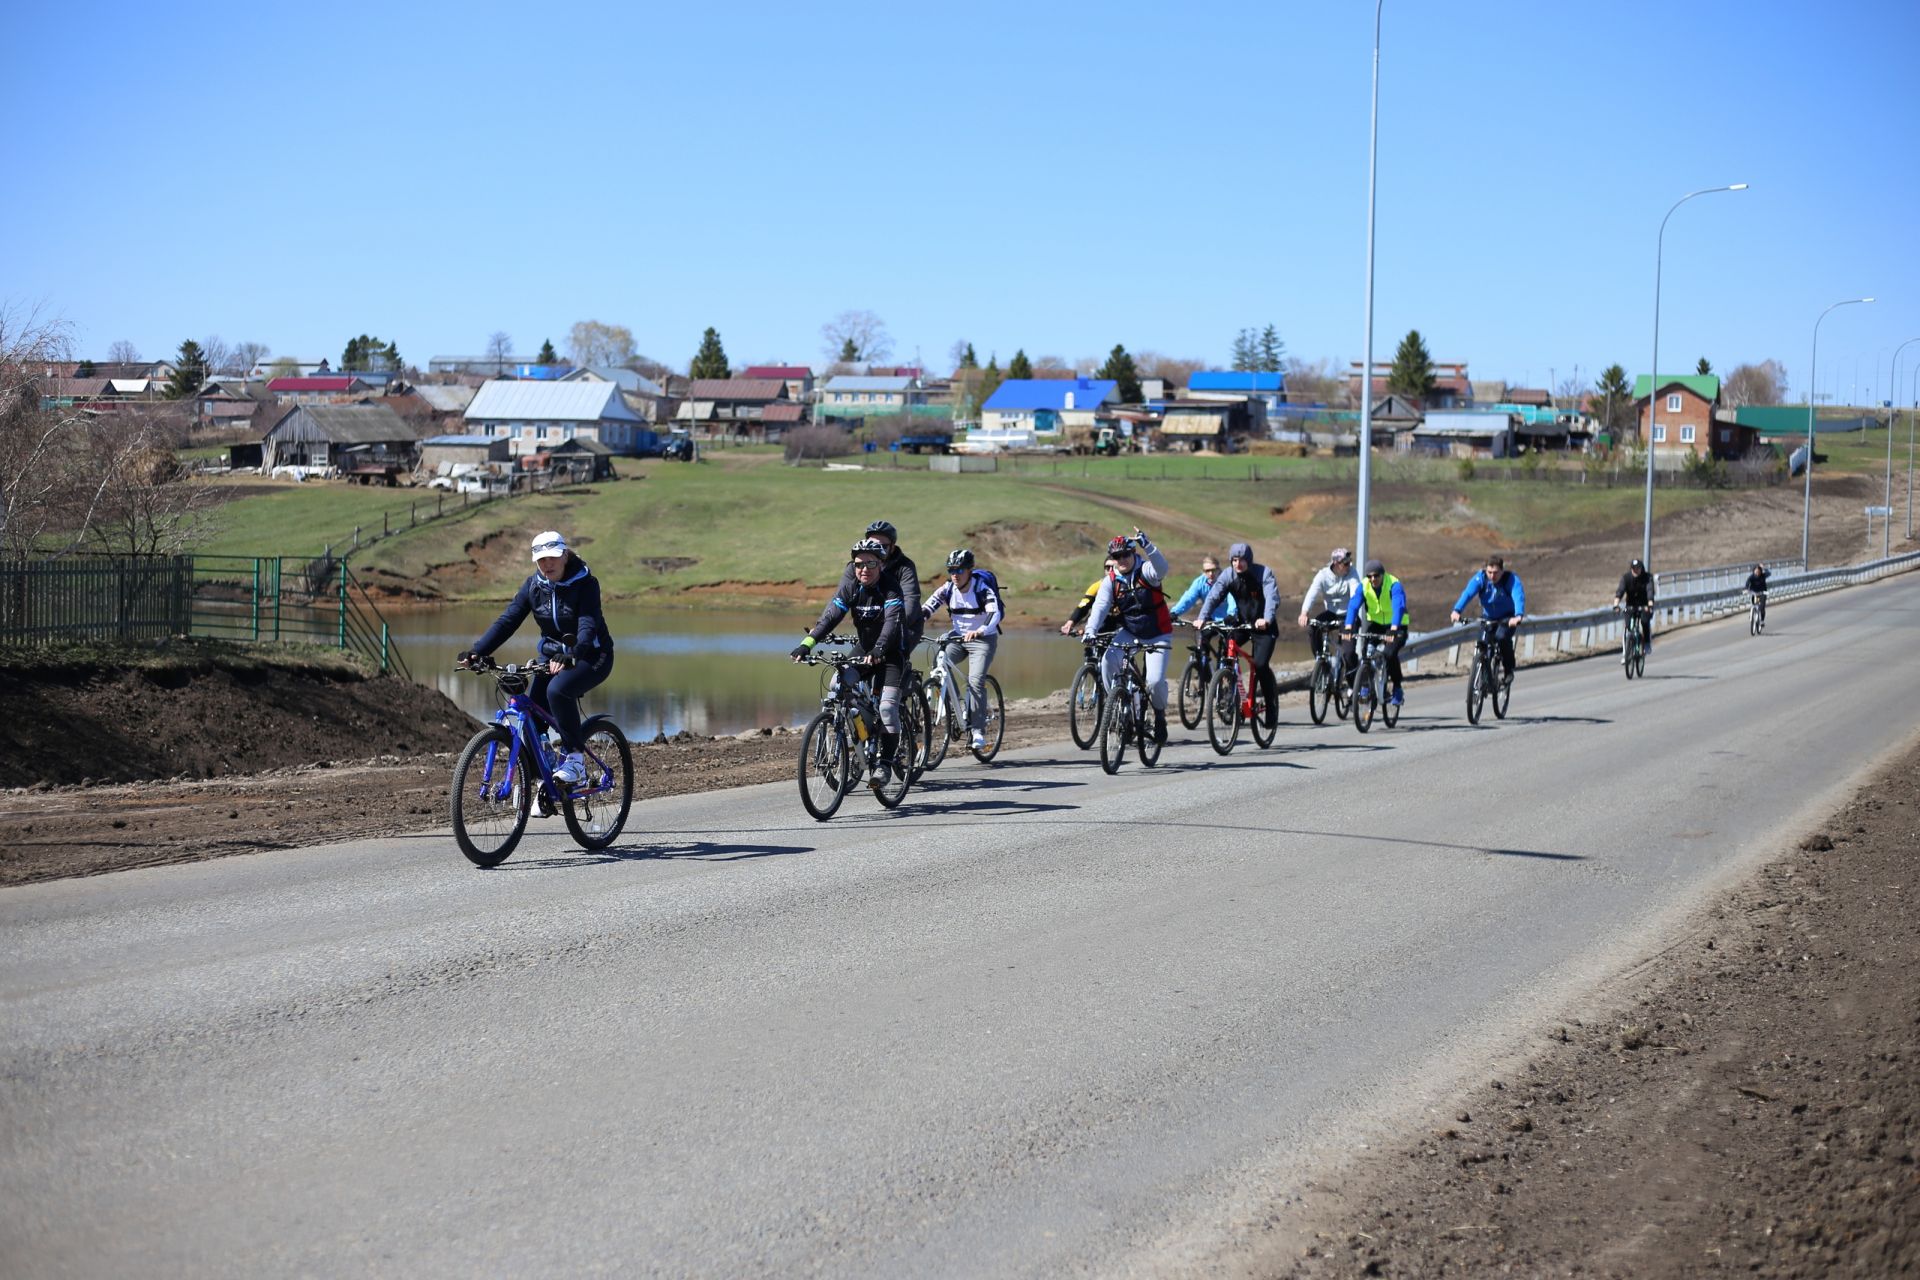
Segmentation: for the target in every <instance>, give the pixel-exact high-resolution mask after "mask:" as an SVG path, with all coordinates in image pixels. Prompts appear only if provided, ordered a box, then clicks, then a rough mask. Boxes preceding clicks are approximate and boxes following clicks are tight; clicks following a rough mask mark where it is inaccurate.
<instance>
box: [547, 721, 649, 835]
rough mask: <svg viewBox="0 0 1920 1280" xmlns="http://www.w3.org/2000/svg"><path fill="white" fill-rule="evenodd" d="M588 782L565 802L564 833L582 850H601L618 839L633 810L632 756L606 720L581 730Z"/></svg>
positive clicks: (625, 743)
mask: <svg viewBox="0 0 1920 1280" xmlns="http://www.w3.org/2000/svg"><path fill="white" fill-rule="evenodd" d="M582 730H583V737H584V739H585V742H586V750H585V755H586V761H587V780H586V781H585V782H584V783H582V784H581V785H580V786H578V787H574V788H572V789H571V790H569V791H568V792H567V794H566V796H565V798H564V800H565V803H564V816H565V817H566V820H567V830H568V831H570V832H572V833H573V838H574V840H575V841H576V842H577V843H578V844H579V845H580V847H581V848H583V849H604V848H606V847H607V846H608V845H610V844H612V843H613V842H614V841H615V840H617V839H619V838H620V832H621V830H622V829H623V828H624V827H625V826H626V825H627V814H628V812H629V811H630V810H631V809H632V808H633V753H632V751H630V750H629V749H628V747H627V738H626V735H625V734H623V733H621V732H620V729H619V726H617V725H615V724H614V723H613V721H612V720H609V719H608V718H607V717H605V716H595V717H593V718H592V719H591V720H588V721H587V723H586V724H585V725H584V726H582Z"/></svg>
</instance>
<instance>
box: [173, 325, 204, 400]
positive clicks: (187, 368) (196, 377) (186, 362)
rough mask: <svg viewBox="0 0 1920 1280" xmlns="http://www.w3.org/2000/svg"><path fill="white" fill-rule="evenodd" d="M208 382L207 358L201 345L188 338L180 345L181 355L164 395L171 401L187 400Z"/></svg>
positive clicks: (175, 362)
mask: <svg viewBox="0 0 1920 1280" xmlns="http://www.w3.org/2000/svg"><path fill="white" fill-rule="evenodd" d="M206 380H207V357H206V356H205V354H203V353H202V352H201V350H200V344H199V343H197V342H195V341H194V340H193V339H192V338H188V339H187V340H186V341H185V342H183V343H181V344H180V354H179V355H178V356H177V357H175V358H174V362H173V376H172V377H171V378H168V379H167V389H166V391H165V392H164V393H163V394H164V395H165V396H166V397H167V399H169V400H185V399H186V398H187V397H189V396H191V395H193V394H194V393H195V392H196V391H198V390H200V386H201V384H202V383H204V382H205V381H206Z"/></svg>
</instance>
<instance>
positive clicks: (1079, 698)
mask: <svg viewBox="0 0 1920 1280" xmlns="http://www.w3.org/2000/svg"><path fill="white" fill-rule="evenodd" d="M1105 702H1106V693H1105V691H1104V690H1102V689H1101V687H1100V669H1099V668H1098V667H1095V666H1091V665H1089V666H1083V667H1081V668H1080V671H1079V673H1078V674H1077V675H1075V676H1074V677H1073V687H1072V688H1070V689H1069V690H1067V732H1069V733H1071V734H1072V735H1073V745H1074V746H1076V747H1078V748H1080V749H1081V750H1082V751H1085V750H1086V749H1087V748H1088V747H1091V746H1092V745H1093V740H1094V738H1095V736H1097V735H1098V734H1099V732H1100V725H1101V723H1102V719H1103V717H1102V715H1101V708H1102V707H1103V706H1104V704H1105Z"/></svg>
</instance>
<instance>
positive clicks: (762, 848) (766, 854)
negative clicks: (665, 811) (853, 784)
mask: <svg viewBox="0 0 1920 1280" xmlns="http://www.w3.org/2000/svg"><path fill="white" fill-rule="evenodd" d="M814 848H815V846H813V845H810V844H804V845H803V844H741V843H738V842H731V841H715V840H686V841H679V842H675V843H670V844H639V843H635V844H617V845H614V846H613V847H612V848H610V849H599V850H591V851H590V850H586V849H576V850H574V851H573V852H572V853H569V854H564V855H559V856H555V857H551V858H526V859H522V860H520V861H518V862H515V861H508V862H504V863H501V864H500V865H499V866H497V867H495V868H493V870H495V871H560V870H565V869H567V868H569V867H596V866H605V865H606V864H607V863H609V862H651V861H675V860H694V861H699V862H739V861H742V860H744V859H747V858H778V857H783V856H785V855H787V854H790V853H812V852H813V851H814Z"/></svg>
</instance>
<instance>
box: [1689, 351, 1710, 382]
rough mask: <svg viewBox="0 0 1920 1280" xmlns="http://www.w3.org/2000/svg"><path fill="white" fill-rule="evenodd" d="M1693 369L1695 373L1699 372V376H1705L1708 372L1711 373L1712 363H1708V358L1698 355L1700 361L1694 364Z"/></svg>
mask: <svg viewBox="0 0 1920 1280" xmlns="http://www.w3.org/2000/svg"><path fill="white" fill-rule="evenodd" d="M1693 371H1694V372H1695V373H1697V374H1699V375H1700V376H1701V377H1703V378H1704V377H1707V376H1708V375H1710V374H1712V372H1713V365H1712V364H1711V363H1709V362H1708V360H1707V358H1706V357H1705V356H1701V357H1700V363H1699V364H1697V365H1695V366H1694V369H1693Z"/></svg>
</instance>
